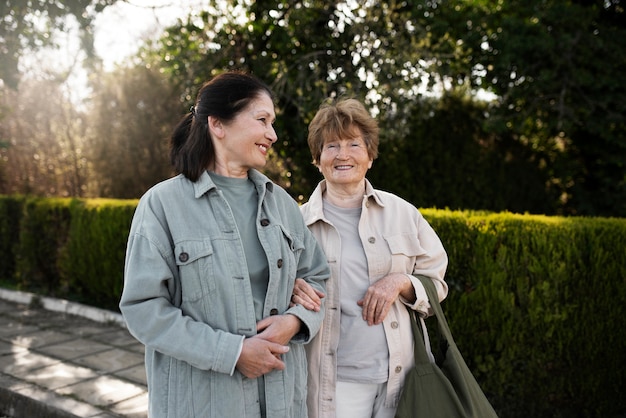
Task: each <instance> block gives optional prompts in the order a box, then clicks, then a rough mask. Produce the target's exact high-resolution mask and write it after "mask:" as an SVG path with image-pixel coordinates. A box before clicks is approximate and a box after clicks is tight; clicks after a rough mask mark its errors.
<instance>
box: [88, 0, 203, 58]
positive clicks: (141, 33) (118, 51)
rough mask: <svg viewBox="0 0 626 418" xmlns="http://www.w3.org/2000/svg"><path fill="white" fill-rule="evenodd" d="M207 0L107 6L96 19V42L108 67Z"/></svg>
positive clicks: (142, 0)
mask: <svg viewBox="0 0 626 418" xmlns="http://www.w3.org/2000/svg"><path fill="white" fill-rule="evenodd" d="M206 4H207V1H206V0H127V1H123V0H120V1H118V2H117V3H115V4H114V5H113V6H109V7H107V8H106V9H105V10H104V11H103V12H102V13H101V14H100V15H99V16H98V17H97V18H96V21H95V31H94V35H95V36H94V46H95V49H96V53H97V54H98V55H99V56H100V57H101V58H102V59H103V61H104V64H105V69H109V70H110V69H112V67H113V66H114V64H115V63H119V62H121V61H123V60H124V58H127V57H129V56H131V55H134V54H135V52H137V50H138V49H139V47H140V45H141V43H142V40H143V39H146V38H154V37H156V36H158V35H159V34H160V33H161V32H162V31H163V28H165V27H167V26H170V25H172V24H173V23H175V22H176V19H177V18H180V17H183V16H186V15H187V14H189V12H190V11H193V10H194V9H197V10H201V9H202V8H203V6H206Z"/></svg>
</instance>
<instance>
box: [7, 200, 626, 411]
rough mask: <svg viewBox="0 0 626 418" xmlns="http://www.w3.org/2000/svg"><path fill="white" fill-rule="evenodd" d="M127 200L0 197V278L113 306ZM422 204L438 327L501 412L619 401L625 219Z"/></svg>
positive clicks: (131, 203) (602, 406)
mask: <svg viewBox="0 0 626 418" xmlns="http://www.w3.org/2000/svg"><path fill="white" fill-rule="evenodd" d="M136 205H137V201H136V200H102V199H42V198H20V197H0V246H1V247H0V249H2V250H3V258H2V264H0V273H1V274H2V276H1V277H0V278H2V279H3V280H5V281H6V280H12V281H13V282H12V283H13V285H14V287H16V288H19V289H23V290H27V291H31V292H38V293H42V294H45V295H52V296H57V297H62V298H67V299H71V300H75V301H79V302H82V303H87V304H90V305H93V306H97V307H101V308H106V309H112V310H117V304H118V302H119V297H120V294H121V290H122V286H123V269H124V257H125V249H126V242H127V237H128V231H129V228H130V223H131V220H132V216H133V213H134V210H135V208H136ZM422 213H423V214H424V217H425V218H426V219H427V220H428V221H429V222H430V224H431V225H432V226H433V228H434V229H435V230H436V231H437V233H438V235H439V236H440V238H441V240H442V242H443V243H444V246H445V247H446V251H447V252H448V256H449V266H448V271H447V273H446V281H447V283H448V285H449V288H450V292H449V295H448V298H447V299H446V301H445V302H444V303H443V308H444V311H445V312H446V315H447V317H448V321H449V323H450V328H451V329H452V332H453V335H454V337H455V340H456V342H457V344H458V346H459V348H460V349H461V352H462V353H463V355H464V357H465V359H466V360H467V363H468V365H469V366H470V368H471V370H472V371H473V372H474V374H475V375H476V378H477V380H478V381H479V382H480V384H481V386H482V387H483V389H484V390H485V393H486V394H487V396H488V397H489V399H490V400H491V401H492V403H493V405H494V407H495V408H496V410H497V411H498V413H499V414H500V416H501V417H502V418H518V417H519V418H522V417H533V418H543V417H545V418H565V417H568V418H569V417H581V418H584V417H589V418H593V417H609V418H617V416H619V414H622V415H623V414H624V413H625V412H626V400H624V399H623V397H622V396H621V391H622V388H623V387H624V385H625V384H626V382H625V380H626V379H625V377H624V373H623V370H625V369H626V356H625V355H624V353H625V352H626V340H625V339H624V338H622V330H623V329H626V315H623V312H624V308H623V306H624V305H625V304H626V263H625V262H624V261H625V260H626V219H613V218H582V217H572V218H565V217H548V216H539V215H518V214H511V213H490V212H476V211H450V210H437V209H423V210H422Z"/></svg>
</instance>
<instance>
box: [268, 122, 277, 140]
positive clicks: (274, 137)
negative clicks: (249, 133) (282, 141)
mask: <svg viewBox="0 0 626 418" xmlns="http://www.w3.org/2000/svg"><path fill="white" fill-rule="evenodd" d="M267 137H268V138H269V139H270V141H272V143H274V142H276V141H278V135H277V134H276V130H275V129H274V125H270V128H269V129H268V132H267Z"/></svg>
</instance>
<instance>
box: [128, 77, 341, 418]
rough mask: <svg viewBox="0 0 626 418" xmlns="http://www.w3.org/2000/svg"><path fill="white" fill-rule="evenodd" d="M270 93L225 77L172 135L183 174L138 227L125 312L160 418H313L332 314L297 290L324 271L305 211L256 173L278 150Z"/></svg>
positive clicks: (131, 244) (152, 201)
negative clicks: (310, 385)
mask: <svg viewBox="0 0 626 418" xmlns="http://www.w3.org/2000/svg"><path fill="white" fill-rule="evenodd" d="M275 117H276V116H275V112H274V103H273V100H272V94H271V91H270V89H269V88H268V87H267V86H266V85H265V84H264V83H262V82H261V81H259V80H258V79H257V78H255V77H253V76H251V75H248V74H244V73H240V72H228V73H224V74H221V75H218V76H217V77H215V78H213V79H212V80H211V81H209V82H208V83H206V84H204V85H203V86H202V88H201V89H200V92H199V94H198V97H197V99H196V102H195V105H194V106H193V107H192V109H191V111H190V112H189V113H188V114H187V115H185V117H183V119H182V120H181V122H180V123H179V124H178V126H177V127H176V128H175V129H174V132H173V134H172V138H171V155H170V157H171V161H172V165H173V166H174V169H175V171H176V173H177V175H176V176H175V177H173V178H171V179H169V180H165V181H163V182H161V183H159V184H157V185H156V186H154V187H152V188H151V189H150V190H149V191H148V192H146V194H145V195H144V196H143V197H142V198H141V200H140V201H139V204H138V206H137V210H136V212H135V215H134V217H133V222H132V225H131V229H130V235H129V239H128V247H127V254H126V265H125V277H124V290H123V293H122V298H121V301H120V309H121V312H122V314H123V316H124V318H125V320H126V322H127V325H128V328H129V330H130V332H131V333H132V334H133V335H134V336H135V337H136V338H137V339H138V340H139V341H141V342H142V343H143V344H145V347H146V356H145V360H146V372H147V378H148V392H149V415H150V417H151V418H160V417H163V418H165V417H167V418H175V417H186V418H191V417H206V418H210V417H214V418H223V417H238V418H239V417H242V418H244V417H255V418H257V417H271V418H276V417H283V418H287V417H290V418H292V417H298V418H299V417H306V416H307V410H306V379H307V377H306V356H305V352H304V346H303V344H304V343H306V342H309V341H310V340H311V339H312V338H313V337H314V336H315V334H316V333H317V331H318V329H319V327H320V325H321V322H322V318H323V311H321V310H320V309H317V310H308V309H305V308H304V307H303V306H301V305H298V306H291V307H290V299H291V296H292V291H293V286H294V281H295V280H296V278H300V279H302V280H303V281H305V282H306V283H307V284H308V285H309V286H311V288H312V289H315V290H316V291H318V292H323V291H324V281H325V280H326V279H327V278H328V275H329V269H328V265H327V263H326V257H325V256H324V253H323V252H322V251H321V249H320V247H319V246H318V245H317V243H316V240H315V237H313V235H312V234H311V232H310V231H309V230H308V228H307V227H306V225H305V224H304V222H303V219H302V216H301V214H300V211H299V208H298V205H297V203H296V202H295V201H294V200H293V199H292V198H291V197H290V196H289V195H288V194H287V193H286V192H285V191H284V190H283V189H281V188H280V187H278V186H277V185H275V184H273V183H272V182H271V181H270V180H269V179H268V178H267V177H265V176H264V175H263V174H261V173H260V172H259V171H257V170H258V169H260V168H262V167H263V166H264V165H265V163H266V158H267V153H268V151H269V149H270V148H271V146H272V145H273V144H274V143H275V142H276V140H277V136H276V132H275V131H274V127H273V123H274V120H275Z"/></svg>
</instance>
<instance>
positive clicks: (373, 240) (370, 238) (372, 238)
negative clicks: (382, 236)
mask: <svg viewBox="0 0 626 418" xmlns="http://www.w3.org/2000/svg"><path fill="white" fill-rule="evenodd" d="M367 241H368V242H369V243H370V244H373V243H375V242H376V238H374V237H369V238H368V239H367Z"/></svg>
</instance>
